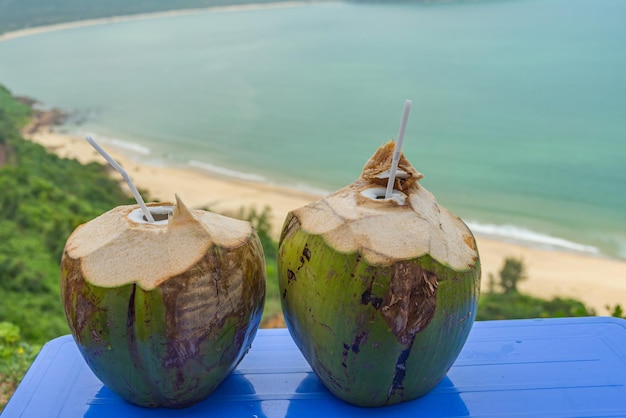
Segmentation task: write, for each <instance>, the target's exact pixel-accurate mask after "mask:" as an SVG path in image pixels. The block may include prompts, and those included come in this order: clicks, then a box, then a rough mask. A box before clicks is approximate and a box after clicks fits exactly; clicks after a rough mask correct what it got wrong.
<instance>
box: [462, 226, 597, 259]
mask: <svg viewBox="0 0 626 418" xmlns="http://www.w3.org/2000/svg"><path fill="white" fill-rule="evenodd" d="M467 226H469V228H470V229H471V230H472V231H473V232H475V233H476V234H478V235H486V236H490V237H494V238H501V239H505V240H512V241H516V242H522V243H527V244H529V245H531V246H538V247H542V248H552V249H564V250H569V251H577V252H584V253H590V254H601V252H600V249H599V248H597V247H594V246H592V245H586V244H581V243H578V242H573V241H569V240H566V239H564V238H559V237H555V236H552V235H547V234H543V233H540V232H536V231H532V230H530V229H526V228H522V227H519V226H515V225H508V224H504V225H495V224H481V223H478V222H467Z"/></svg>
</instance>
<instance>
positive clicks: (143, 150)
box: [86, 133, 152, 155]
mask: <svg viewBox="0 0 626 418" xmlns="http://www.w3.org/2000/svg"><path fill="white" fill-rule="evenodd" d="M86 136H91V137H92V138H94V139H96V140H97V141H98V142H102V143H104V144H109V145H111V146H113V147H115V148H118V149H120V150H126V151H131V152H133V153H136V154H141V155H150V154H151V153H152V150H151V149H150V148H148V147H146V146H143V145H139V144H137V143H135V142H129V141H124V140H123V139H119V138H110V137H107V136H101V135H96V134H93V133H88V134H87V135H86Z"/></svg>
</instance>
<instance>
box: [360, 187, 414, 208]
mask: <svg viewBox="0 0 626 418" xmlns="http://www.w3.org/2000/svg"><path fill="white" fill-rule="evenodd" d="M385 192H386V189H385V188H384V187H370V188H369V189H365V190H362V191H361V195H362V196H364V197H367V198H368V199H372V200H379V201H382V202H384V201H385V200H394V201H396V202H397V203H399V204H400V205H404V202H406V195H405V194H404V193H402V192H401V191H400V190H396V189H393V191H392V192H391V197H390V198H389V199H385Z"/></svg>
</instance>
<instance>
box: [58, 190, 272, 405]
mask: <svg viewBox="0 0 626 418" xmlns="http://www.w3.org/2000/svg"><path fill="white" fill-rule="evenodd" d="M149 211H150V213H151V214H152V215H153V217H154V218H155V219H156V222H153V223H150V222H148V221H146V220H145V218H144V217H143V212H142V211H141V209H139V207H138V206H136V205H134V206H120V207H117V208H115V209H113V210H111V211H109V212H107V213H105V214H103V215H101V216H99V217H97V218H95V219H93V220H92V221H90V222H88V223H86V224H84V225H82V226H80V227H78V228H77V229H76V230H75V231H74V232H73V233H72V235H71V236H70V237H69V238H68V240H67V243H66V246H65V250H64V253H63V258H62V261H61V295H62V298H63V304H64V307H65V314H66V317H67V321H68V323H69V326H70V330H71V332H72V335H73V336H74V339H75V341H76V343H77V345H78V348H79V349H80V351H81V353H82V355H83V357H84V358H85V360H86V361H87V364H88V365H89V367H90V368H91V370H92V371H93V372H94V374H95V375H96V376H97V377H98V378H99V379H100V380H101V381H102V382H103V383H104V384H105V385H106V386H108V387H109V388H110V389H111V390H113V391H114V392H116V393H118V394H119V395H120V396H121V397H122V398H124V399H126V400H127V401H129V402H132V403H135V404H138V405H141V406H146V407H170V408H182V407H186V406H189V405H192V404H194V403H196V402H199V401H201V400H202V399H204V398H206V397H207V396H208V395H209V394H210V393H211V392H213V390H215V388H217V386H218V385H219V384H220V383H221V382H222V381H223V380H224V379H225V378H226V377H227V376H228V375H229V374H230V372H231V371H232V370H233V369H234V368H235V367H236V366H237V364H238V363H239V362H240V361H241V359H242V358H243V356H244V355H245V354H246V352H247V351H248V350H249V348H250V345H251V344H252V340H253V339H254V336H255V334H256V331H257V329H258V326H259V322H260V320H261V314H262V310H263V302H264V298H265V261H264V256H263V250H262V247H261V243H260V241H259V239H258V237H257V235H256V233H255V231H254V230H253V228H252V226H251V225H250V223H248V222H244V221H239V220H235V219H231V218H228V217H224V216H221V215H217V214H214V213H211V212H206V211H201V210H193V211H192V210H189V209H187V207H186V206H185V205H184V204H183V202H182V201H181V200H180V199H179V198H178V197H177V201H176V205H172V204H169V203H161V204H152V205H150V206H149Z"/></svg>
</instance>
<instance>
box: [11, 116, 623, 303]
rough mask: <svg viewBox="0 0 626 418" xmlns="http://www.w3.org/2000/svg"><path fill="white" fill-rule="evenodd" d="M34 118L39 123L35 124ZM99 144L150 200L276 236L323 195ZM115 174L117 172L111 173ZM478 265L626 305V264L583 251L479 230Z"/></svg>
mask: <svg viewBox="0 0 626 418" xmlns="http://www.w3.org/2000/svg"><path fill="white" fill-rule="evenodd" d="M34 123H36V121H35V122H34ZM23 134H24V137H25V138H26V139H29V140H31V141H33V142H36V143H39V144H41V145H42V146H44V147H45V148H46V149H47V150H48V151H50V152H53V153H55V154H56V155H58V156H59V157H62V158H70V159H76V160H78V161H79V162H81V163H83V164H86V163H90V162H98V163H100V164H104V163H105V162H104V160H103V158H102V157H101V156H100V155H99V154H98V153H97V152H96V151H95V150H94V149H93V148H92V147H91V146H90V145H89V144H88V143H87V142H86V141H85V140H84V139H83V138H78V137H76V136H72V135H68V134H63V133H58V132H56V131H55V130H54V126H50V125H45V124H41V123H40V124H39V125H38V127H37V129H32V126H31V127H30V128H29V127H26V128H25V129H24V132H23ZM101 145H102V146H103V147H105V148H106V149H107V151H109V152H110V153H111V155H112V156H113V157H114V158H115V159H116V160H117V161H118V162H119V163H120V164H121V165H122V167H124V169H125V170H126V171H127V172H128V174H129V175H130V177H131V178H132V179H133V181H134V183H135V184H136V185H137V187H138V188H139V189H140V190H143V191H145V192H146V193H147V194H148V196H149V198H150V199H152V200H154V201H160V202H172V201H173V200H174V195H175V194H176V193H177V194H179V196H180V197H181V198H182V199H183V201H185V203H186V204H187V205H188V206H190V207H193V208H202V209H208V210H211V211H214V212H218V213H222V214H230V215H232V216H235V215H236V214H237V213H239V212H240V210H242V209H244V210H249V209H251V208H254V209H255V210H257V211H260V210H263V209H264V208H266V207H267V208H269V209H270V222H271V226H272V230H271V233H272V235H273V237H274V238H275V239H278V237H279V234H280V230H281V228H282V224H283V222H284V219H285V217H286V215H287V213H288V212H289V211H291V210H293V209H296V208H298V207H301V206H303V205H306V204H307V203H309V202H311V201H314V200H316V199H318V198H319V197H321V195H320V194H315V193H311V192H306V191H302V190H297V189H291V188H288V187H285V186H281V185H274V184H268V183H263V182H256V181H248V180H242V179H237V178H232V177H228V176H225V175H221V174H218V173H209V172H206V171H203V170H200V169H196V168H193V167H191V166H184V167H181V166H168V165H152V164H150V163H148V162H146V161H143V160H141V158H140V156H134V155H132V154H130V153H129V152H128V150H126V149H121V148H116V147H115V145H114V144H110V143H107V142H102V143H101ZM111 175H112V176H115V178H119V180H120V182H122V180H121V177H120V176H119V175H118V174H117V173H115V172H112V173H111ZM476 240H477V243H478V249H479V252H480V257H481V265H482V288H483V290H484V291H485V290H486V289H487V286H488V282H489V277H490V275H493V276H495V277H498V272H499V270H500V269H501V268H502V265H503V263H504V260H505V259H506V258H507V257H514V258H518V259H522V260H523V261H524V264H525V266H526V268H527V275H528V279H527V280H525V281H522V282H521V283H520V284H519V290H520V291H522V292H525V293H528V294H530V295H533V296H536V297H542V298H552V297H556V296H559V297H564V298H573V299H577V300H580V301H582V302H583V303H585V305H586V306H587V307H589V308H592V309H594V311H595V312H596V314H598V315H608V314H609V313H610V311H609V309H607V306H609V307H614V306H615V305H617V304H620V305H622V306H624V305H626V261H624V260H617V259H611V258H607V257H602V256H595V255H592V254H586V253H577V252H573V251H572V252H565V251H558V250H546V249H539V248H533V247H529V246H525V245H521V244H516V243H511V242H506V241H502V240H498V239H494V238H491V237H486V236H481V235H477V236H476Z"/></svg>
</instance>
